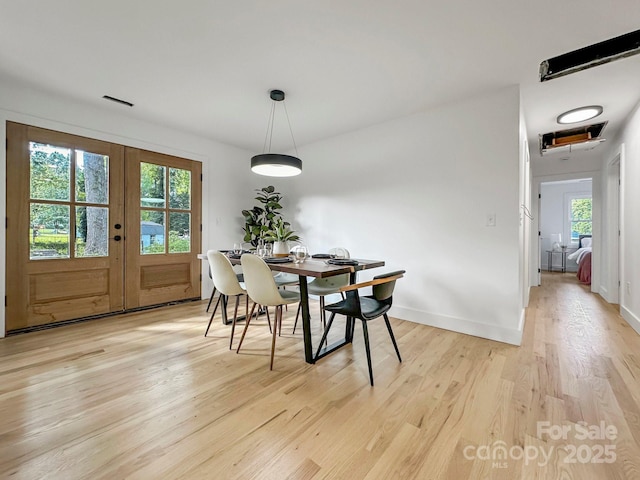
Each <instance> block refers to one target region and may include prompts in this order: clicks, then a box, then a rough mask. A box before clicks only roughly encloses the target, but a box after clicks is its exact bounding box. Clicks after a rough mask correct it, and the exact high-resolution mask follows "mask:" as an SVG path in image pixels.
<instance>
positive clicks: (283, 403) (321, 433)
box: [0, 273, 640, 480]
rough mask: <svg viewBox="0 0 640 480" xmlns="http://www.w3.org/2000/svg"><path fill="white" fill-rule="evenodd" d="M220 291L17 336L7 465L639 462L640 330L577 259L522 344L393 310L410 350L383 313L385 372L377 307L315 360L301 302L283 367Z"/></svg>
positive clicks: (7, 358) (3, 360)
mask: <svg viewBox="0 0 640 480" xmlns="http://www.w3.org/2000/svg"><path fill="white" fill-rule="evenodd" d="M398 288H402V286H401V285H398ZM205 306H206V302H202V303H200V302H197V303H192V304H183V305H177V306H172V307H167V308H163V309H160V310H153V311H147V312H141V313H136V314H131V315H123V316H117V317H112V318H107V319H102V320H95V321H91V322H86V323H83V324H77V325H71V326H66V327H60V328H57V329H53V330H48V331H42V332H35V333H30V334H26V335H19V336H15V337H9V338H6V339H2V340H0V478H12V479H65V480H70V479H110V480H111V479H120V478H133V479H189V480H193V479H205V478H206V479H278V480H282V479H314V480H315V479H349V480H354V479H385V480H386V479H403V480H404V479H440V478H442V479H455V480H459V479H465V478H470V479H481V478H492V479H533V478H541V479H556V478H557V479H640V385H639V379H640V336H638V335H637V334H636V333H635V332H634V331H633V330H632V329H631V328H630V327H629V326H628V325H627V324H626V322H625V321H624V320H623V319H622V318H621V317H620V316H619V315H618V314H617V312H616V310H615V306H612V305H608V304H606V303H605V302H603V301H602V300H601V299H600V297H599V296H597V295H593V294H591V293H589V292H588V290H587V288H586V287H584V286H582V285H580V284H579V283H578V282H577V281H576V279H575V275H573V274H561V273H553V274H545V275H543V285H542V286H541V287H536V288H534V289H532V295H531V304H530V307H529V309H528V311H527V318H526V324H525V332H524V339H523V344H522V346H521V347H514V346H509V345H505V344H501V343H497V342H493V341H489V340H484V339H480V338H476V337H470V336H466V335H461V334H457V333H453V332H449V331H445V330H439V329H435V328H431V327H426V326H423V325H417V324H413V323H410V322H403V321H399V320H394V319H392V324H393V328H394V331H395V333H396V338H397V339H398V344H399V347H400V351H401V353H402V357H403V363H402V364H400V363H398V361H397V358H396V357H395V352H394V350H393V346H392V344H391V341H390V340H389V338H388V335H387V332H386V330H385V328H384V322H382V321H376V322H372V324H371V326H370V336H371V341H372V351H373V369H374V378H375V382H376V386H375V387H373V388H371V387H370V386H369V382H368V376H367V366H366V357H365V354H364V346H363V342H362V331H361V327H360V325H357V326H356V335H355V341H354V344H353V345H352V346H349V347H346V348H343V349H342V350H340V351H338V352H336V353H334V354H333V355H330V356H329V357H327V358H325V359H323V360H321V361H320V362H318V364H316V365H307V364H305V363H304V361H303V351H302V347H303V345H302V332H301V330H300V329H298V331H297V332H296V334H295V335H292V334H291V327H292V325H293V319H294V316H295V309H293V308H291V309H289V311H288V312H287V313H286V314H285V319H284V324H283V334H282V336H281V337H280V338H278V342H277V345H276V358H275V365H274V370H273V371H269V367H268V364H269V349H270V335H269V332H268V328H267V326H266V321H265V319H264V318H262V317H261V318H260V319H258V320H256V321H255V325H254V322H252V324H251V326H250V328H249V331H248V333H247V338H246V339H245V344H244V345H243V349H242V350H241V351H240V354H236V353H235V352H234V351H230V350H229V345H228V335H229V332H230V327H229V326H223V325H222V324H221V322H220V320H219V314H218V315H217V317H218V318H216V319H215V320H214V323H213V326H212V330H211V331H210V333H209V336H208V337H207V338H204V337H203V334H204V330H205V327H206V324H207V321H208V314H206V313H205V312H204V309H205ZM311 308H312V314H313V315H314V319H312V323H313V325H314V328H315V330H314V339H315V340H316V341H317V340H318V339H319V338H320V328H319V321H318V320H317V308H318V307H317V304H312V306H311ZM340 326H341V325H340ZM337 327H338V325H336V326H335V327H334V328H335V330H336V331H335V334H336V335H338V334H339V333H340V331H339V329H338V328H337ZM239 335H240V332H236V342H235V344H237V339H239ZM539 422H547V423H544V424H541V423H539ZM541 426H546V427H547V429H546V430H545V431H542V430H541ZM600 427H605V429H606V428H609V436H610V437H613V438H612V439H611V438H605V437H604V435H602V433H603V432H600V431H598V432H595V431H594V429H599V428H600ZM563 428H564V431H565V432H566V433H565V435H564V438H563V437H562V436H559V435H556V434H557V433H558V432H560V431H561V429H563ZM612 428H614V429H615V431H616V433H615V435H612V434H611V429H612ZM586 429H589V431H590V432H591V436H592V437H596V438H585V439H583V438H582V436H581V432H583V431H584V430H586ZM547 456H548V459H547ZM545 459H546V460H545Z"/></svg>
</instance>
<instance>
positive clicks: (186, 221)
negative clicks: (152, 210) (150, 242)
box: [169, 212, 191, 253]
mask: <svg viewBox="0 0 640 480" xmlns="http://www.w3.org/2000/svg"><path fill="white" fill-rule="evenodd" d="M190 251H191V214H190V213H178V212H170V213H169V253H183V252H190Z"/></svg>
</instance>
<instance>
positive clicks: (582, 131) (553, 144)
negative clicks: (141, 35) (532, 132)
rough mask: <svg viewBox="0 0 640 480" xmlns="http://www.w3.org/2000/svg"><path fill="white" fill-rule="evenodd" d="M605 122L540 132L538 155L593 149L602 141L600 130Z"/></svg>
mask: <svg viewBox="0 0 640 480" xmlns="http://www.w3.org/2000/svg"><path fill="white" fill-rule="evenodd" d="M606 125H607V122H603V123H597V124H594V125H587V126H585V127H579V128H571V129H568V130H560V131H558V132H551V133H544V134H540V155H542V156H543V157H544V156H549V155H556V154H564V155H566V154H569V153H575V152H586V151H589V150H593V149H594V148H596V147H597V146H598V145H600V144H601V143H602V142H604V141H605V139H604V138H602V131H603V130H604V127H605V126H606Z"/></svg>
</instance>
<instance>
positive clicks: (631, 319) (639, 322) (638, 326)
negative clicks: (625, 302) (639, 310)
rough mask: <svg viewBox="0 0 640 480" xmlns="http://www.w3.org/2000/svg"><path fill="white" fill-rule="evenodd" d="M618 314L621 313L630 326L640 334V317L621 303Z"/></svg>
mask: <svg viewBox="0 0 640 480" xmlns="http://www.w3.org/2000/svg"><path fill="white" fill-rule="evenodd" d="M620 315H622V318H624V319H625V320H626V321H627V323H628V324H629V325H630V326H631V328H633V329H634V330H635V331H636V333H638V335H640V318H638V317H637V316H635V315H634V314H633V313H631V311H630V310H629V309H628V308H626V307H624V306H622V305H620Z"/></svg>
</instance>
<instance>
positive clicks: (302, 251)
mask: <svg viewBox="0 0 640 480" xmlns="http://www.w3.org/2000/svg"><path fill="white" fill-rule="evenodd" d="M292 253H293V263H303V262H304V261H305V260H306V259H307V258H308V257H309V253H308V251H307V247H305V246H304V245H296V246H295V247H293V250H292Z"/></svg>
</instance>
